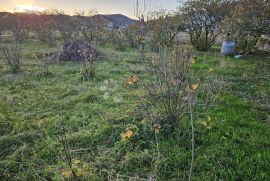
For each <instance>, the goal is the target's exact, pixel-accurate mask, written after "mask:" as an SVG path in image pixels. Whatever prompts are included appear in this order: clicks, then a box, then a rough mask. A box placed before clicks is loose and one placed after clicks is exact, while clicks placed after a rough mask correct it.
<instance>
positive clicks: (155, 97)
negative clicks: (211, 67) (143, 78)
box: [148, 46, 190, 127]
mask: <svg viewBox="0 0 270 181" xmlns="http://www.w3.org/2000/svg"><path fill="white" fill-rule="evenodd" d="M148 68H149V71H150V72H151V74H152V81H151V83H150V85H149V88H148V90H149V103H150V104H149V105H152V106H153V107H154V108H155V109H156V110H158V112H160V113H161V114H162V115H161V116H162V117H163V118H162V120H161V121H160V123H158V124H160V125H161V126H169V127H173V126H175V125H177V124H178V122H179V121H180V119H181V117H182V116H183V114H184V112H185V111H186V108H187V103H188V102H187V91H185V89H186V87H187V86H188V83H187V79H188V74H189V70H190V56H189V55H188V53H187V52H186V51H185V50H184V48H183V47H180V46H177V47H176V48H175V50H174V52H173V53H171V54H168V53H167V50H166V49H165V50H164V51H163V52H161V53H159V54H158V55H157V56H153V57H152V59H151V61H149V62H148Z"/></svg>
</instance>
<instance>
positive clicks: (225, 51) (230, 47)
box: [221, 41, 235, 55]
mask: <svg viewBox="0 0 270 181" xmlns="http://www.w3.org/2000/svg"><path fill="white" fill-rule="evenodd" d="M234 49H235V42H234V41H224V42H223V43H222V48H221V55H233V54H234Z"/></svg>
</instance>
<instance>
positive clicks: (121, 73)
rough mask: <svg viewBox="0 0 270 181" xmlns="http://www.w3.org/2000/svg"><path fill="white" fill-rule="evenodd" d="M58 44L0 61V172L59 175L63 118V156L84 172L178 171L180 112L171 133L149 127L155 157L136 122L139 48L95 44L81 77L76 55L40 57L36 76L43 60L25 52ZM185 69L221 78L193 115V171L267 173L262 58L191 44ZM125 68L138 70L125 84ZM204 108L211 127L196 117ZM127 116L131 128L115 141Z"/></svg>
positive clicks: (181, 161) (186, 156)
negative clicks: (191, 60) (209, 102)
mask: <svg viewBox="0 0 270 181" xmlns="http://www.w3.org/2000/svg"><path fill="white" fill-rule="evenodd" d="M58 50H59V49H52V48H48V47H46V46H45V45H42V44H40V43H39V42H37V41H30V42H28V43H27V44H25V46H24V59H23V64H24V65H23V72H22V73H20V74H17V75H14V74H10V73H9V71H8V69H7V67H6V66H4V65H2V64H1V66H0V179H1V180H41V179H46V180H62V173H63V170H65V169H67V168H68V165H67V162H66V159H65V153H64V151H63V148H62V145H61V143H60V141H59V135H60V134H59V132H60V129H61V128H62V127H63V126H64V127H65V129H66V132H67V139H68V144H69V147H70V150H71V155H72V158H74V159H77V160H80V161H81V163H82V164H84V165H86V168H87V169H85V172H84V173H83V175H84V176H85V179H88V180H107V177H108V175H109V174H108V172H109V173H110V174H111V176H112V179H116V174H120V175H121V178H123V179H125V180H128V178H129V177H138V178H145V179H147V178H150V177H151V176H155V178H157V180H187V178H188V171H189V165H190V161H191V152H190V148H191V143H190V139H191V138H190V133H189V132H190V126H189V123H188V120H185V121H183V122H182V124H180V125H179V127H178V128H176V129H175V131H174V132H173V133H171V134H170V135H162V134H160V135H157V139H158V142H159V148H160V149H159V152H160V157H158V151H157V147H156V141H155V134H154V132H153V130H151V129H150V128H149V127H148V126H147V124H144V123H143V119H144V117H145V115H144V113H145V111H144V109H145V108H144V107H143V105H144V104H143V100H144V99H145V96H147V91H146V89H145V85H146V82H147V81H149V75H148V73H147V72H145V71H144V69H143V65H142V62H141V61H140V59H139V57H140V56H139V55H138V54H137V53H136V52H135V51H128V52H118V51H115V50H113V49H112V47H111V46H109V47H108V46H107V47H103V48H100V51H101V52H102V54H103V56H102V58H100V59H98V60H96V62H95V66H96V76H95V77H94V78H93V79H92V80H91V81H89V82H82V81H81V80H80V68H81V65H80V64H78V63H73V62H64V63H59V62H54V63H48V65H49V72H50V74H49V75H47V76H44V75H43V72H44V70H43V69H44V68H43V67H44V66H43V64H44V62H42V61H39V60H35V59H31V58H30V57H31V56H29V55H31V54H34V53H35V54H36V53H44V52H56V51H58ZM192 69H193V70H194V72H195V73H196V72H198V73H200V74H199V75H200V77H199V78H200V80H201V81H202V82H201V84H203V82H204V81H205V80H207V79H208V78H209V77H217V78H218V79H219V80H222V81H223V84H224V86H223V88H222V90H221V91H220V92H218V93H217V94H218V99H217V101H216V103H215V105H214V106H213V107H212V108H211V109H209V110H208V111H207V112H204V111H205V109H204V108H199V109H198V111H197V112H196V114H195V118H196V164H195V171H194V180H270V127H269V126H270V107H269V102H270V101H269V100H270V84H269V79H270V77H269V76H270V72H269V70H270V58H269V57H267V56H246V57H243V58H241V59H234V58H233V57H229V58H227V57H222V56H220V55H218V53H207V54H201V53H199V55H198V60H197V62H196V64H195V65H193V67H192ZM210 69H212V70H211V71H209V70H210ZM132 74H136V75H137V76H138V78H139V84H138V85H136V86H128V85H127V84H126V83H125V81H126V80H127V79H129V78H130V76H131V75H132ZM106 81H109V82H113V83H111V86H116V88H115V89H114V90H112V91H110V92H109V97H108V98H107V99H105V98H104V91H102V90H101V88H100V87H101V86H103V85H104V84H106V83H105V82H106ZM116 97H117V100H116ZM119 100H120V102H119ZM201 101H203V99H202V100H201ZM207 116H211V118H212V122H211V129H207V128H205V126H204V125H202V124H201V122H202V121H203V120H204V119H206V118H207ZM128 125H136V126H137V131H136V132H135V134H134V135H133V136H132V137H131V138H130V139H129V140H127V141H121V133H122V132H124V131H125V129H126V128H127V127H128Z"/></svg>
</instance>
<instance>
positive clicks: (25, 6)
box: [9, 5, 47, 13]
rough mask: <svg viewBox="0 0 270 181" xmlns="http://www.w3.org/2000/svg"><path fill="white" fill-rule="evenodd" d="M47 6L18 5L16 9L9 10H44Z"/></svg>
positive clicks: (18, 11)
mask: <svg viewBox="0 0 270 181" xmlns="http://www.w3.org/2000/svg"><path fill="white" fill-rule="evenodd" d="M46 9H47V8H44V7H39V6H32V5H16V6H15V9H13V10H9V12H15V13H21V12H43V11H45V10H46Z"/></svg>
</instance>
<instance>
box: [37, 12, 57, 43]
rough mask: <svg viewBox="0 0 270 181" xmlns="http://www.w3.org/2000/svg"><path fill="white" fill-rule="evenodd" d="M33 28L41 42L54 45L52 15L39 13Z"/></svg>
mask: <svg viewBox="0 0 270 181" xmlns="http://www.w3.org/2000/svg"><path fill="white" fill-rule="evenodd" d="M34 30H35V32H36V34H37V37H38V39H39V40H40V41H41V42H43V43H46V44H48V45H49V46H50V47H54V46H55V45H56V37H55V29H54V20H53V16H51V15H46V14H44V15H40V16H39V17H38V18H37V21H36V23H35V26H34Z"/></svg>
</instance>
